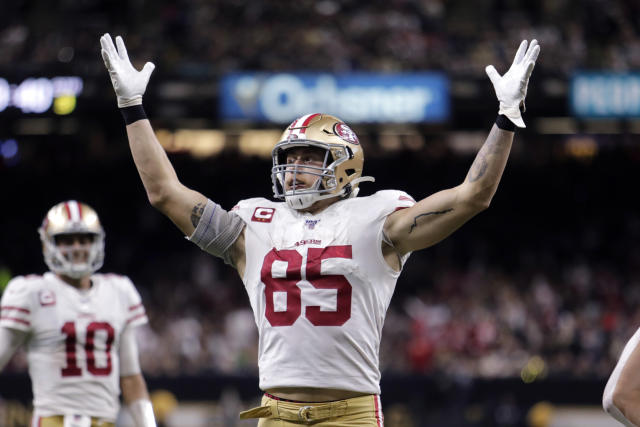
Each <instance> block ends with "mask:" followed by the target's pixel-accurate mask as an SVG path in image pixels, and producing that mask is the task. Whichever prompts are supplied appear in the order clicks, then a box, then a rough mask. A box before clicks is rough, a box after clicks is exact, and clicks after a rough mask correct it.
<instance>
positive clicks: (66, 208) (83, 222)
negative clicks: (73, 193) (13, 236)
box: [38, 200, 104, 279]
mask: <svg viewBox="0 0 640 427" xmlns="http://www.w3.org/2000/svg"><path fill="white" fill-rule="evenodd" d="M38 233H39V234H40V240H41V241H42V252H43V254H44V261H45V263H46V264H47V266H48V267H49V269H51V271H53V272H55V273H58V274H64V275H66V276H69V277H72V278H75V279H79V278H81V277H84V276H86V275H89V274H91V273H93V272H95V271H97V270H98V269H100V267H102V263H103V262H104V230H103V229H102V225H101V224H100V219H99V218H98V214H97V213H96V211H94V210H93V208H91V207H90V206H88V205H86V204H84V203H81V202H77V201H75V200H69V201H66V202H62V203H58V204H57V205H55V206H54V207H52V208H51V209H49V212H47V215H46V216H45V217H44V220H43V221H42V225H41V226H40V228H38ZM62 234H88V235H91V237H92V241H91V245H90V247H89V253H88V258H87V261H86V262H82V263H79V262H72V261H71V260H70V259H69V257H68V255H67V254H65V251H63V250H62V249H61V248H60V247H59V246H58V245H57V244H56V236H60V235H62Z"/></svg>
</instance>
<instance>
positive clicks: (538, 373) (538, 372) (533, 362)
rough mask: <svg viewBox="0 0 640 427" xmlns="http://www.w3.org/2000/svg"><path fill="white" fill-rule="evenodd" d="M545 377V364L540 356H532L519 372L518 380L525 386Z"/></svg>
mask: <svg viewBox="0 0 640 427" xmlns="http://www.w3.org/2000/svg"><path fill="white" fill-rule="evenodd" d="M546 376H547V364H546V363H545V361H544V360H543V359H542V358H541V357H540V356H533V357H531V358H530V359H529V360H528V361H527V364H526V365H525V366H524V367H523V368H522V370H521V371H520V378H522V381H523V382H525V383H526V384H530V383H532V382H534V381H536V380H539V379H543V378H544V377H546Z"/></svg>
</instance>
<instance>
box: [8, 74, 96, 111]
mask: <svg viewBox="0 0 640 427" xmlns="http://www.w3.org/2000/svg"><path fill="white" fill-rule="evenodd" d="M82 88H83V81H82V79H81V78H80V77H74V76H65V77H52V78H46V77H39V78H33V77H29V78H27V79H25V80H23V81H22V83H20V84H17V85H14V84H9V83H8V82H7V80H5V79H3V78H0V112H2V111H4V110H5V109H7V108H8V107H15V108H19V109H20V110H21V111H22V112H23V113H35V114H41V113H44V112H46V111H47V110H49V108H51V106H52V105H53V106H54V113H56V114H61V115H65V114H70V113H71V112H72V111H73V110H74V109H75V106H76V98H77V97H78V95H80V94H81V93H82Z"/></svg>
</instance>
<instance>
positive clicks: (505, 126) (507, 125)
mask: <svg viewBox="0 0 640 427" xmlns="http://www.w3.org/2000/svg"><path fill="white" fill-rule="evenodd" d="M496 126H498V127H499V128H500V129H502V130H508V131H509V132H515V131H516V125H515V124H514V123H513V122H512V121H511V120H509V119H508V118H507V116H505V115H504V114H499V115H498V118H497V119H496Z"/></svg>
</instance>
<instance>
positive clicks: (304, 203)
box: [285, 176, 376, 209]
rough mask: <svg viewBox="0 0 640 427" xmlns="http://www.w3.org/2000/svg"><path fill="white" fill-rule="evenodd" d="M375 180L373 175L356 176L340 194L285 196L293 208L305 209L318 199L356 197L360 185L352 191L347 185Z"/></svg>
mask: <svg viewBox="0 0 640 427" xmlns="http://www.w3.org/2000/svg"><path fill="white" fill-rule="evenodd" d="M375 180H376V179H375V178H374V177H372V176H361V177H360V178H356V179H354V180H353V181H351V182H350V183H349V184H347V185H345V186H344V187H342V190H340V192H339V193H338V194H323V195H317V193H316V194H300V195H297V196H296V195H292V196H285V201H286V202H287V204H288V205H289V207H291V208H293V209H305V208H308V207H309V206H311V205H312V204H314V203H315V202H317V201H318V200H324V199H330V198H332V197H344V198H351V197H356V196H357V195H358V193H359V192H360V187H356V188H354V189H353V190H351V191H348V190H347V187H351V188H353V186H354V185H355V184H359V183H361V182H365V181H369V182H375ZM294 198H295V199H294ZM298 201H299V202H300V205H297V204H296V202H298Z"/></svg>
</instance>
